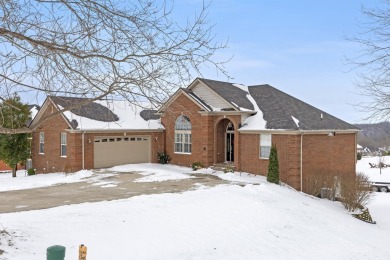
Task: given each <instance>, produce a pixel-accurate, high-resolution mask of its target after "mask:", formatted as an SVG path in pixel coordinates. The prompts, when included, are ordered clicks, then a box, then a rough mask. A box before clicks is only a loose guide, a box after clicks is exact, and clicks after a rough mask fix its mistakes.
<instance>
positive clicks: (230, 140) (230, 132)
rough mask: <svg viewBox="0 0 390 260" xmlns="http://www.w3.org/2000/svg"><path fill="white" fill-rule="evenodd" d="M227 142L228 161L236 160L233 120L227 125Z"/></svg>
mask: <svg viewBox="0 0 390 260" xmlns="http://www.w3.org/2000/svg"><path fill="white" fill-rule="evenodd" d="M225 140H226V142H225V150H226V160H225V161H226V162H234V125H233V123H232V122H229V124H228V125H227V127H226V139H225Z"/></svg>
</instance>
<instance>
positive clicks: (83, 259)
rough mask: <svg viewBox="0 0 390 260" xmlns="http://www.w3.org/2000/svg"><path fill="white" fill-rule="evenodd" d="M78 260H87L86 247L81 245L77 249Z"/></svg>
mask: <svg viewBox="0 0 390 260" xmlns="http://www.w3.org/2000/svg"><path fill="white" fill-rule="evenodd" d="M79 260H87V247H86V246H84V245H83V244H81V245H80V247H79Z"/></svg>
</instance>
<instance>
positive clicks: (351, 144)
mask: <svg viewBox="0 0 390 260" xmlns="http://www.w3.org/2000/svg"><path fill="white" fill-rule="evenodd" d="M355 138H356V135H355V134H339V133H336V135H335V136H328V135H326V134H323V135H304V136H303V161H302V165H303V167H302V168H303V176H302V179H303V191H306V189H307V188H306V185H307V179H308V178H310V177H311V176H313V175H315V174H329V175H331V176H337V175H345V174H355V172H356V154H355V150H356V139H355Z"/></svg>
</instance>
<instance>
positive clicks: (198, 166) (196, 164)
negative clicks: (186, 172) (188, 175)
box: [191, 162, 203, 171]
mask: <svg viewBox="0 0 390 260" xmlns="http://www.w3.org/2000/svg"><path fill="white" fill-rule="evenodd" d="M191 168H192V170H194V171H196V170H198V169H202V168H203V164H202V163H201V162H194V163H192V164H191Z"/></svg>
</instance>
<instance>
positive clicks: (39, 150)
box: [38, 132, 45, 154]
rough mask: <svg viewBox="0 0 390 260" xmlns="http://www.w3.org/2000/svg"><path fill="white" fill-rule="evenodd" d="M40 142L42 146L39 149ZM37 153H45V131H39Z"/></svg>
mask: <svg viewBox="0 0 390 260" xmlns="http://www.w3.org/2000/svg"><path fill="white" fill-rule="evenodd" d="M41 137H43V138H41ZM41 144H42V148H43V149H41ZM42 150H43V151H42ZM38 152H39V154H45V132H39V147H38Z"/></svg>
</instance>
